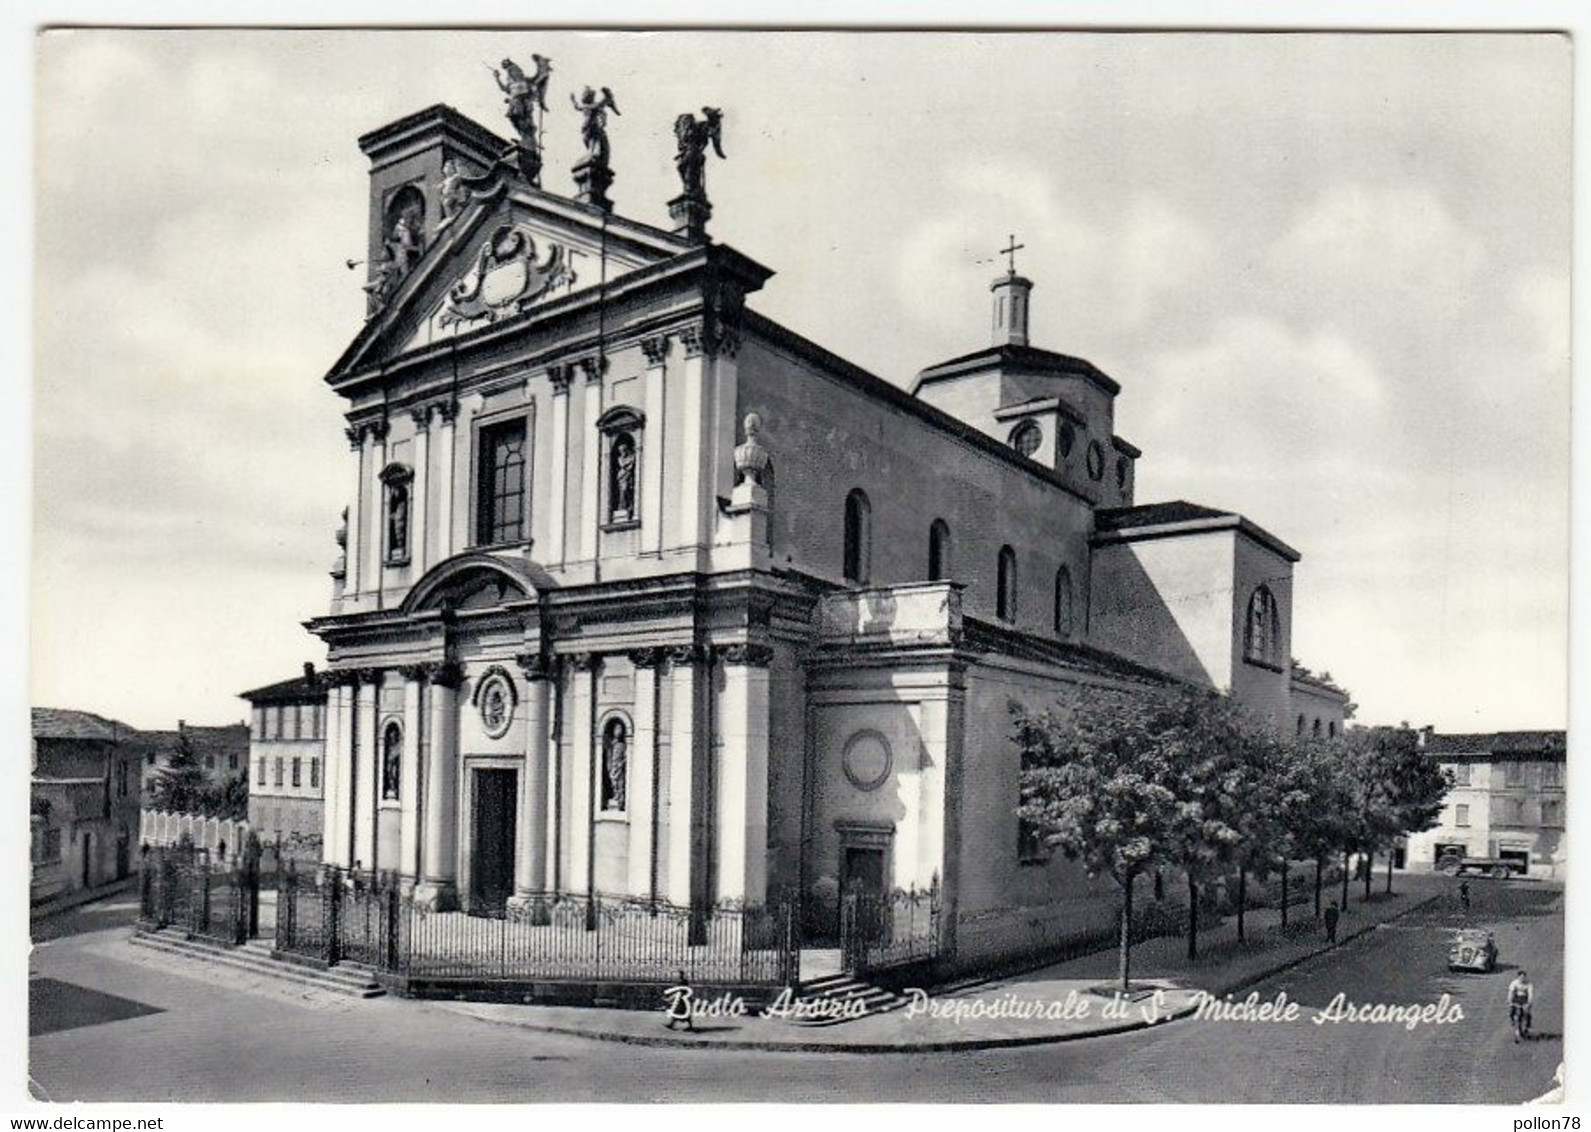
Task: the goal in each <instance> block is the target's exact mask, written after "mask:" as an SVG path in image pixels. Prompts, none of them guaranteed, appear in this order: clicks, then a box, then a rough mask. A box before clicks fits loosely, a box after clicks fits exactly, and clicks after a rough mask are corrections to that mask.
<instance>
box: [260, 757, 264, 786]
mask: <svg viewBox="0 0 1591 1132" xmlns="http://www.w3.org/2000/svg"><path fill="white" fill-rule="evenodd" d="M259 777H260V785H261V786H264V785H265V756H264V755H261V756H260V775H259Z"/></svg>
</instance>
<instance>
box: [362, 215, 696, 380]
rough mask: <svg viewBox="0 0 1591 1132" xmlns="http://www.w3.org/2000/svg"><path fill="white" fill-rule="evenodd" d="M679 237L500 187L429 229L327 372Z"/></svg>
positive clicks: (469, 323)
mask: <svg viewBox="0 0 1591 1132" xmlns="http://www.w3.org/2000/svg"><path fill="white" fill-rule="evenodd" d="M690 248H691V245H690V244H689V243H687V242H686V241H684V240H681V239H680V238H678V237H676V236H673V235H671V234H669V233H667V232H663V231H661V230H659V229H655V228H650V227H648V226H647V225H644V224H637V223H635V222H633V221H628V220H624V219H622V218H620V217H615V216H612V215H611V214H610V215H607V216H604V215H603V214H602V213H600V212H598V211H597V210H595V209H593V208H590V207H588V206H585V205H580V204H577V203H575V202H573V201H569V200H565V199H563V198H561V197H555V196H553V195H552V194H549V193H542V192H538V191H530V190H525V189H515V190H512V191H510V190H508V189H507V188H506V187H505V188H500V189H499V191H497V192H494V193H491V194H490V195H489V196H487V197H486V198H485V199H478V200H477V201H476V202H475V203H474V204H473V206H472V207H470V208H468V209H466V210H465V211H464V212H462V213H460V214H459V215H458V216H456V217H454V218H453V220H452V221H451V222H448V223H445V224H444V225H443V226H442V227H440V228H439V229H438V230H437V231H436V232H435V233H433V234H432V237H431V240H430V241H429V243H428V245H427V247H426V249H425V251H424V253H423V254H422V255H421V257H420V258H419V260H418V261H417V262H416V263H415V265H414V267H413V269H412V270H411V271H410V272H409V274H408V275H407V276H406V277H404V278H403V279H402V280H401V281H400V282H399V283H398V284H397V285H396V286H395V287H394V288H393V289H392V292H391V294H390V296H389V297H388V299H387V300H386V301H385V303H384V305H383V306H382V308H381V309H380V310H378V311H377V312H376V313H375V314H373V315H372V317H371V319H370V321H369V322H367V323H366V325H365V327H364V329H363V330H362V331H361V332H360V334H359V335H358V337H356V338H355V339H354V342H353V343H352V344H351V345H350V346H349V348H348V350H347V351H346V352H345V353H344V355H343V357H342V358H341V359H339V361H338V363H337V365H336V366H334V367H333V369H332V373H331V377H332V378H333V379H335V378H336V377H338V376H341V375H343V374H346V373H349V372H351V371H353V370H356V369H364V368H366V367H368V366H370V365H373V364H378V363H381V362H385V361H388V360H391V359H394V358H397V357H400V356H402V355H404V354H407V353H409V352H410V351H412V350H418V349H423V348H424V347H427V346H431V345H434V344H435V343H437V342H442V341H446V340H447V339H449V338H454V337H457V336H459V335H463V334H468V333H470V332H471V331H474V330H478V329H480V328H482V327H486V326H492V325H495V324H498V323H501V322H505V321H508V320H511V319H517V318H524V317H527V316H533V314H534V311H535V310H536V309H537V308H538V307H541V306H545V305H546V304H548V303H552V302H556V301H558V300H561V299H564V298H566V297H568V296H570V295H573V294H576V293H578V292H581V291H587V290H595V289H596V288H597V287H598V286H600V285H602V284H604V283H607V284H611V283H613V282H614V281H615V280H616V279H618V278H620V277H622V276H623V275H625V274H627V273H629V272H631V271H634V270H636V269H638V268H642V267H647V266H649V265H651V264H654V263H657V262H659V261H661V260H665V259H669V258H671V257H673V256H675V255H679V254H680V253H681V252H685V251H688V250H690Z"/></svg>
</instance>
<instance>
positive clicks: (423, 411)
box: [409, 405, 436, 432]
mask: <svg viewBox="0 0 1591 1132" xmlns="http://www.w3.org/2000/svg"><path fill="white" fill-rule="evenodd" d="M435 408H436V406H435V405H416V406H414V408H412V409H410V410H409V417H410V419H411V420H413V421H414V427H415V429H416V431H418V432H424V431H425V430H426V429H428V428H430V427H431V412H432V410H433V409H435Z"/></svg>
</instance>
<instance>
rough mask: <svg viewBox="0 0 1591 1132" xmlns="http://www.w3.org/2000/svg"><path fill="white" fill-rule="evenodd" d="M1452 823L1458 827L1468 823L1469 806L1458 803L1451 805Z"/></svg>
mask: <svg viewBox="0 0 1591 1132" xmlns="http://www.w3.org/2000/svg"><path fill="white" fill-rule="evenodd" d="M1453 824H1454V825H1456V826H1458V827H1459V828H1461V829H1462V828H1463V827H1465V826H1467V825H1469V807H1468V806H1464V805H1458V806H1454V807H1453Z"/></svg>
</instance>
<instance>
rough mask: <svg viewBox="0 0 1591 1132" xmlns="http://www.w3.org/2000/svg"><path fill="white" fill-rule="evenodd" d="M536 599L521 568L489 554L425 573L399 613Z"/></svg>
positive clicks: (453, 561)
mask: <svg viewBox="0 0 1591 1132" xmlns="http://www.w3.org/2000/svg"><path fill="white" fill-rule="evenodd" d="M535 596H536V585H535V582H534V580H533V579H532V578H531V576H530V575H529V573H528V572H527V571H526V570H525V569H524V568H523V567H521V566H518V565H516V564H515V563H512V562H509V561H505V560H504V559H501V558H496V557H493V556H492V555H490V554H461V555H459V556H458V557H456V558H449V559H448V560H447V561H446V562H439V563H437V565H435V566H433V567H432V568H431V569H430V570H428V571H426V573H425V576H424V577H422V578H421V579H420V580H419V581H418V582H416V583H415V584H414V587H413V588H412V589H411V590H410V591H409V596H408V597H406V598H404V600H403V607H402V610H403V612H404V613H421V612H424V611H426V610H432V609H449V610H454V611H463V610H469V609H495V608H497V607H499V606H502V605H506V604H508V603H509V602H516V601H525V600H527V599H531V600H533V599H534V598H535Z"/></svg>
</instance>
